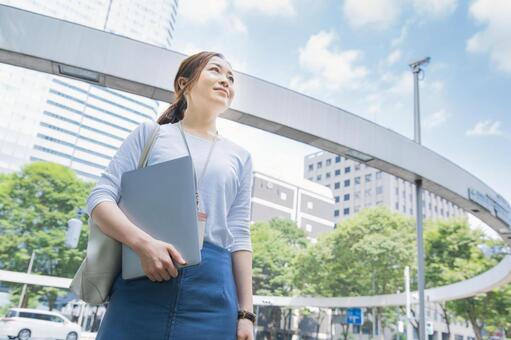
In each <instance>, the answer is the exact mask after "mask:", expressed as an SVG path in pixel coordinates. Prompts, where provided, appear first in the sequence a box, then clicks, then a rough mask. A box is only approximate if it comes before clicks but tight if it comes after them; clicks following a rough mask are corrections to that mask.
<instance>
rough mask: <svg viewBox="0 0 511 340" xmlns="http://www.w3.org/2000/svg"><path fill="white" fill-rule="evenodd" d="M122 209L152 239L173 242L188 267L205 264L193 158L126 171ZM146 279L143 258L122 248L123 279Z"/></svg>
mask: <svg viewBox="0 0 511 340" xmlns="http://www.w3.org/2000/svg"><path fill="white" fill-rule="evenodd" d="M118 205H119V208H120V209H121V210H122V211H123V212H124V214H126V216H127V217H128V219H129V220H130V221H131V222H133V223H134V224H135V225H136V226H137V227H139V228H140V229H142V230H144V231H145V232H146V233H148V234H149V235H151V236H152V237H154V238H156V239H158V240H161V241H164V242H168V243H171V244H172V245H173V246H174V247H175V248H176V249H177V250H178V251H179V253H180V254H181V255H182V256H183V258H184V259H185V261H186V262H187V264H186V265H182V264H179V263H177V261H174V260H173V261H172V262H173V263H174V265H175V266H176V268H182V267H188V266H192V265H196V264H199V263H200V262H201V252H200V247H199V230H198V221H197V205H196V203H195V185H194V179H193V172H192V161H191V158H190V156H189V155H187V156H184V157H180V158H176V159H173V160H170V161H166V162H162V163H158V164H154V165H150V166H147V167H145V168H139V169H136V170H132V171H126V172H125V173H123V175H122V177H121V198H120V200H119V203H118ZM143 276H146V274H145V273H144V271H143V269H142V265H141V263H140V258H139V256H138V255H137V254H136V253H135V252H134V251H133V250H132V249H131V248H130V247H128V246H127V245H125V244H123V245H122V278H123V279H125V280H128V279H134V278H139V277H143Z"/></svg>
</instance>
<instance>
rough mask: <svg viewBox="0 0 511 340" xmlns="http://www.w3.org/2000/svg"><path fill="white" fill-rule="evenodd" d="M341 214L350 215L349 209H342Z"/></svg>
mask: <svg viewBox="0 0 511 340" xmlns="http://www.w3.org/2000/svg"><path fill="white" fill-rule="evenodd" d="M343 214H344V216H346V215H349V214H350V208H344V210H343Z"/></svg>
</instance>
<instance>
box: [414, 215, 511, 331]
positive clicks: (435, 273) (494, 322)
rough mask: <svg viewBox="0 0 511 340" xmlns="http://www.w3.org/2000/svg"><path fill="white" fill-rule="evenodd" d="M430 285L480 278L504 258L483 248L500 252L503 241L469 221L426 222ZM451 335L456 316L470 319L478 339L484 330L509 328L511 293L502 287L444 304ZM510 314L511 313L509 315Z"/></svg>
mask: <svg viewBox="0 0 511 340" xmlns="http://www.w3.org/2000/svg"><path fill="white" fill-rule="evenodd" d="M424 235H425V245H426V283H427V287H434V286H442V285H447V284H451V283H455V282H459V281H462V280H467V279H469V278H471V277H474V276H476V275H479V274H481V273H483V272H485V271H487V270H489V269H490V268H492V267H494V266H495V265H496V264H497V263H498V261H500V260H501V259H502V255H500V254H495V255H485V254H484V252H483V251H481V246H486V248H487V249H496V248H498V247H501V246H502V245H503V244H502V242H501V241H494V240H490V239H488V237H487V236H485V234H484V233H483V232H482V231H481V230H478V229H471V228H470V226H469V223H468V219H466V218H456V219H445V220H433V221H428V222H427V223H426V228H425V234H424ZM440 305H441V308H442V310H443V318H444V320H445V322H446V323H447V326H448V331H449V333H450V327H449V325H450V317H449V314H450V313H453V314H454V315H457V316H459V317H462V318H464V319H465V320H468V321H469V322H470V324H471V325H472V328H473V329H474V333H475V334H476V337H477V338H478V339H481V338H482V330H483V328H485V327H487V328H488V330H491V329H494V330H495V329H497V328H503V329H506V327H509V321H506V320H508V319H509V317H508V316H509V315H510V314H509V313H508V312H509V310H510V309H511V294H510V290H509V288H507V289H506V288H505V287H504V288H501V289H497V290H494V291H491V292H488V293H484V294H480V295H478V296H474V297H470V298H466V299H461V300H456V301H450V302H447V303H442V304H440ZM505 313H508V314H505Z"/></svg>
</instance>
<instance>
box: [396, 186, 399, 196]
mask: <svg viewBox="0 0 511 340" xmlns="http://www.w3.org/2000/svg"><path fill="white" fill-rule="evenodd" d="M396 196H399V188H398V187H396Z"/></svg>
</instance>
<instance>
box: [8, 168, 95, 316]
mask: <svg viewBox="0 0 511 340" xmlns="http://www.w3.org/2000/svg"><path fill="white" fill-rule="evenodd" d="M92 185H93V184H92V183H89V182H83V181H82V180H80V179H79V178H78V177H77V176H76V174H75V173H74V172H73V171H72V170H71V169H69V168H67V167H64V166H61V165H58V164H55V163H50V162H34V163H29V164H27V165H25V166H24V167H23V168H22V169H21V171H19V172H16V173H10V174H5V175H3V176H2V177H0V269H4V270H11V271H18V272H26V271H27V269H28V264H29V262H30V257H31V254H32V251H35V260H34V264H33V267H32V273H37V274H44V275H51V276H59V277H68V278H71V277H72V276H73V275H74V273H75V271H76V269H77V268H78V266H79V265H80V262H81V261H82V259H83V258H84V256H85V249H86V241H87V224H86V223H85V222H86V217H84V218H83V220H82V221H83V222H84V226H83V228H82V232H81V236H80V241H79V244H78V247H77V248H76V249H69V248H66V247H65V246H64V240H65V236H66V232H67V222H68V220H69V219H70V218H73V217H75V216H76V209H77V208H80V207H84V205H85V200H86V198H87V195H88V193H89V191H90V190H91V189H92ZM15 291H16V292H18V291H19V290H15ZM29 291H30V292H31V294H32V295H33V296H34V297H35V298H38V297H41V296H44V297H45V298H46V299H47V301H48V302H49V303H50V307H51V306H52V303H53V302H54V301H55V299H56V296H57V294H56V291H55V289H54V288H46V287H45V288H43V287H37V286H32V287H30V290H29ZM13 295H14V297H15V298H16V294H13Z"/></svg>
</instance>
